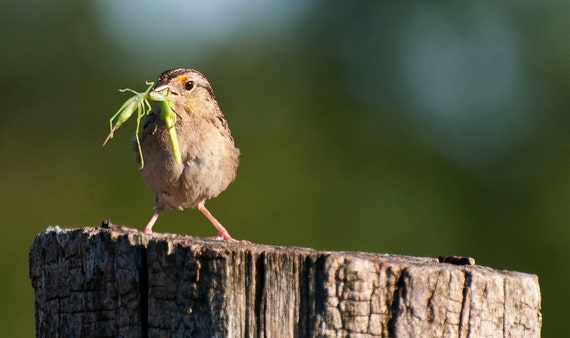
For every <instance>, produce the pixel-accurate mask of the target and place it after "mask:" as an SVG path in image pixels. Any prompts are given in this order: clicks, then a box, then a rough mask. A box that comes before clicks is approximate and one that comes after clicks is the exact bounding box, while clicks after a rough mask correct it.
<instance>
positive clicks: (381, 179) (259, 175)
mask: <svg viewBox="0 0 570 338" xmlns="http://www.w3.org/2000/svg"><path fill="white" fill-rule="evenodd" d="M0 8H1V14H0V15H1V18H2V20H0V25H1V27H2V39H3V41H4V42H3V52H2V53H0V58H1V61H2V62H1V65H2V68H3V69H2V73H1V75H0V76H1V81H0V86H1V92H2V98H3V99H2V103H3V119H2V123H1V125H0V133H1V134H0V136H1V140H2V141H1V142H0V160H1V166H0V182H1V188H2V194H1V195H0V196H1V197H0V198H1V200H0V204H1V205H2V223H3V225H2V231H3V233H2V236H1V239H0V241H1V243H0V269H1V271H2V277H1V279H0V302H1V304H2V306H0V327H2V331H3V332H2V335H3V336H7V337H8V336H12V337H15V336H20V337H23V336H28V337H29V336H33V334H34V312H33V311H34V303H33V302H34V295H33V290H32V287H31V285H30V281H29V279H28V250H29V247H30V245H31V243H32V241H33V238H34V236H35V235H36V234H37V233H39V232H41V231H44V230H45V229H46V227H47V226H49V225H56V224H58V225H61V226H62V227H82V226H99V225H100V223H101V221H102V220H103V219H104V218H107V217H109V218H111V219H112V220H113V221H114V222H116V223H119V224H125V225H129V226H133V227H138V228H141V229H142V227H143V226H144V225H145V224H146V222H147V221H148V219H149V217H150V216H151V213H152V204H153V196H152V194H151V192H150V190H148V189H147V188H146V186H145V185H144V184H143V182H142V180H141V179H140V177H139V175H138V172H137V167H136V165H135V162H134V159H133V155H132V153H131V149H130V144H129V142H130V138H131V137H132V136H133V133H134V128H135V124H134V120H133V121H128V122H127V123H126V124H125V125H124V126H123V127H122V128H121V129H120V130H119V132H118V133H117V134H116V136H115V138H114V139H113V140H112V141H111V142H110V143H109V144H108V145H107V146H106V147H105V148H102V147H101V142H102V141H103V139H104V138H105V136H106V135H107V132H108V119H109V117H110V116H111V115H112V114H113V113H114V112H115V111H116V109H117V108H118V107H119V106H120V105H121V104H122V102H123V101H124V100H125V99H126V98H127V97H128V95H126V94H122V93H119V92H118V91H117V89H119V88H124V87H130V88H133V89H137V90H142V89H144V88H146V86H145V84H144V82H145V81H147V80H149V81H150V80H155V79H156V78H157V76H158V75H159V74H160V73H161V72H162V71H163V70H166V69H168V68H175V67H191V68H196V69H198V70H200V71H201V72H203V73H204V74H205V75H206V76H207V77H208V79H209V80H210V82H211V83H212V86H213V88H214V90H215V93H216V95H217V98H218V101H219V103H220V106H221V108H222V110H223V111H224V113H225V115H226V117H227V119H228V121H229V124H230V127H231V128H232V131H233V134H234V137H235V140H236V142H237V145H238V147H239V148H240V149H241V151H242V156H241V166H240V168H239V171H238V178H237V181H236V182H234V183H233V184H232V185H231V186H230V188H229V189H228V190H227V191H226V192H224V193H222V194H221V196H220V197H218V198H217V199H214V200H211V201H210V202H209V203H208V206H209V208H210V210H211V211H212V212H213V213H214V214H215V215H216V216H217V217H218V218H219V219H220V220H221V221H222V223H224V225H226V227H227V229H228V230H229V231H230V233H231V234H232V235H233V236H234V237H236V238H243V239H248V240H250V241H252V242H256V243H266V244H276V245H293V246H307V247H312V248H316V249H324V250H360V251H374V252H386V253H397V254H404V255H417V256H430V257H435V256H438V255H467V256H472V257H474V258H476V260H477V262H478V263H479V264H482V265H487V266H491V267H494V268H498V269H508V270H517V271H524V272H529V273H533V274H537V275H538V276H539V279H540V284H541V289H542V293H543V303H542V305H543V316H544V321H543V335H544V336H545V337H559V336H562V335H563V334H565V333H567V331H566V330H567V324H566V321H567V316H568V315H567V309H566V307H567V304H568V302H570V295H569V289H568V288H567V287H565V286H564V285H565V282H566V281H567V280H568V279H569V278H570V272H569V271H570V270H569V269H568V261H569V258H570V257H569V256H570V246H569V243H570V227H569V226H568V225H569V222H570V212H569V211H568V210H569V208H568V201H569V200H570V170H569V169H570V133H569V126H570V123H569V122H570V121H569V116H570V114H569V109H568V107H570V104H569V103H570V95H569V93H570V43H569V40H568V32H569V31H570V20H568V13H569V9H570V3H569V2H568V1H550V2H542V3H538V2H510V1H507V2H501V3H496V2H492V1H483V2H471V3H470V2H460V3H456V2H454V3H449V2H444V3H429V2H425V1H421V2H415V1H411V2H405V3H404V2H401V3H380V2H371V1H370V2H369V1H350V2H348V1H347V2H345V3H341V4H339V3H336V4H333V3H330V2H327V1H300V0H295V1H283V2H281V3H277V2H273V3H268V2H264V1H261V0H257V1H250V2H244V3H239V2H237V1H232V2H226V3H224V4H222V3H215V2H209V1H204V0H203V1H197V2H190V1H165V2H161V3H160V4H158V2H154V1H148V0H147V1H134V0H131V1H114V2H111V1H108V2H103V1H97V2H95V1H93V2H79V1H25V2H16V1H10V2H3V3H2V4H0ZM155 229H156V230H157V231H159V232H177V233H184V234H191V235H195V236H211V235H214V234H215V231H214V229H213V227H212V226H211V225H210V224H209V223H208V221H207V220H206V219H205V218H204V217H203V216H202V215H200V214H199V213H198V212H197V211H193V210H187V211H185V212H173V211H166V212H164V213H163V215H162V216H161V218H160V219H159V221H158V223H157V224H156V226H155Z"/></svg>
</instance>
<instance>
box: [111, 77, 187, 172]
mask: <svg viewBox="0 0 570 338" xmlns="http://www.w3.org/2000/svg"><path fill="white" fill-rule="evenodd" d="M146 84H147V85H149V87H148V88H147V89H146V91H144V92H137V91H134V90H132V89H129V88H125V89H119V91H120V92H127V91H128V92H131V93H133V94H135V95H134V96H132V97H131V98H129V99H128V100H127V101H125V103H123V105H122V106H121V108H119V110H118V111H117V112H116V113H115V115H113V116H112V117H111V119H110V120H109V128H110V130H111V131H110V133H109V135H108V136H107V138H106V139H105V141H104V142H103V146H105V144H107V142H108V141H109V140H110V139H112V138H113V133H114V132H115V131H116V130H117V129H119V127H120V126H121V125H122V124H123V123H125V121H127V120H128V119H129V118H130V117H131V116H132V115H133V113H134V112H135V110H136V111H137V127H136V130H135V138H136V140H137V147H138V151H139V155H140V159H141V167H140V169H142V168H143V167H144V159H143V154H142V149H141V144H140V140H139V129H140V122H141V119H142V117H143V116H145V115H148V114H149V113H150V111H151V110H152V107H151V105H150V103H149V102H148V101H149V100H151V101H155V102H160V118H161V119H162V120H163V121H164V123H165V124H166V127H167V128H168V136H169V138H170V145H171V147H172V154H173V156H174V160H175V161H176V163H179V164H180V163H182V158H181V156H180V147H179V146H178V137H177V135H176V128H175V124H176V113H175V112H174V109H172V105H173V102H172V100H170V99H169V98H168V97H166V96H164V95H162V94H160V93H158V92H154V91H151V89H152V87H153V86H154V82H146Z"/></svg>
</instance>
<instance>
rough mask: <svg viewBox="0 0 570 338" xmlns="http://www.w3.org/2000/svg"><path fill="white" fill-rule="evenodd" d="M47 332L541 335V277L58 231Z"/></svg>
mask: <svg viewBox="0 0 570 338" xmlns="http://www.w3.org/2000/svg"><path fill="white" fill-rule="evenodd" d="M30 277H31V279H32V285H33V287H34V289H35V294H36V332H37V336H38V337H94V336H97V337H482V336H484V337H539V336H540V327H541V313H540V289H539V285H538V279H537V277H536V276H534V275H529V274H524V273H519V272H510V271H498V270H493V269H490V268H486V267H482V266H477V265H453V264H447V263H439V262H438V260H437V259H432V258H415V257H404V256H394V255H386V254H373V253H362V252H322V251H315V250H311V249H303V248H293V247H275V246H267V245H258V244H251V245H244V244H236V243H225V242H218V241H209V240H203V239H198V238H192V237H187V236H178V235H172V234H153V235H145V234H141V233H121V232H116V231H112V230H109V229H97V228H84V229H60V228H51V229H48V231H46V232H43V233H41V234H39V235H38V236H37V237H36V238H35V240H34V243H33V244H32V248H31V251H30Z"/></svg>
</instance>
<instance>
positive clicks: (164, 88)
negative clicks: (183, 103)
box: [152, 85, 178, 95]
mask: <svg viewBox="0 0 570 338" xmlns="http://www.w3.org/2000/svg"><path fill="white" fill-rule="evenodd" d="M165 90H166V91H167V92H168V93H170V94H172V95H178V92H177V91H175V90H174V89H172V87H170V86H169V85H162V86H158V87H156V88H154V89H153V90H152V91H153V92H156V93H161V92H163V91H165ZM161 94H162V93H161ZM163 95H164V94H163Z"/></svg>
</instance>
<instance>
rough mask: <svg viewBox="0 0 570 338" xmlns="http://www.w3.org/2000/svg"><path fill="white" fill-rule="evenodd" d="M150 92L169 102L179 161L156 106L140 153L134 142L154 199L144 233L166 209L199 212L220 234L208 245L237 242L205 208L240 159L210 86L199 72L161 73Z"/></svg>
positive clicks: (230, 178) (231, 178)
mask: <svg viewBox="0 0 570 338" xmlns="http://www.w3.org/2000/svg"><path fill="white" fill-rule="evenodd" d="M151 91H154V92H157V93H167V95H168V96H169V98H170V99H171V102H172V105H171V109H172V110H173V111H174V113H175V114H176V117H175V121H176V122H175V125H174V127H175V131H176V134H177V137H178V144H179V149H180V155H181V157H180V158H181V161H180V163H178V162H177V161H176V160H175V158H174V156H173V150H172V147H171V143H170V141H169V134H168V128H167V126H166V124H165V122H164V121H163V120H162V119H161V115H160V109H161V106H160V105H158V104H157V105H155V106H154V107H153V108H152V110H151V111H150V113H149V114H148V116H147V117H146V119H145V121H144V124H143V128H142V129H141V130H140V132H139V134H138V138H139V142H140V153H139V148H138V145H137V142H136V140H135V139H133V142H132V145H133V152H134V154H135V158H136V161H137V163H138V164H139V167H140V169H139V170H140V174H141V177H142V179H143V181H144V183H145V184H146V185H147V186H148V187H149V188H150V190H152V191H153V192H154V194H155V197H154V213H153V215H152V217H151V219H150V220H149V222H148V224H147V225H146V227H145V228H144V231H143V232H144V233H147V234H150V233H152V228H153V226H154V224H155V222H156V220H157V219H158V217H159V215H160V213H161V212H162V211H163V210H164V209H165V207H166V208H169V209H173V210H184V209H188V208H197V209H198V210H199V211H200V212H202V214H204V215H205V216H206V217H207V218H208V220H209V221H210V222H211V223H212V224H213V225H214V227H215V228H216V230H217V231H218V234H217V235H216V236H214V237H211V239H216V240H224V241H232V242H233V241H236V240H235V239H234V238H232V237H231V236H230V234H229V232H228V231H227V230H226V229H225V228H224V226H223V225H222V224H221V223H220V222H219V221H218V220H217V219H216V218H215V217H214V216H213V215H212V214H211V213H210V211H208V209H206V206H205V203H206V201H207V200H209V199H212V198H215V197H217V196H218V195H219V194H220V193H221V192H222V191H224V190H226V188H227V187H228V185H229V184H230V183H231V182H233V181H234V180H235V178H236V174H237V168H238V165H239V155H240V150H239V149H238V148H236V146H235V144H234V139H233V137H232V134H231V132H230V128H229V126H228V122H227V121H226V119H225V117H224V114H223V113H222V111H221V110H220V107H219V105H218V102H217V101H216V98H215V96H214V91H213V90H212V86H211V85H210V83H209V82H208V80H207V79H206V77H205V76H204V75H202V73H200V72H199V71H197V70H194V69H188V68H176V69H170V70H167V71H165V72H163V73H162V74H161V75H160V76H159V78H158V80H157V82H156V84H155V85H154V87H153V88H152V89H151ZM141 155H142V157H143V159H144V162H142V160H143V159H141ZM142 163H144V165H141V164H142Z"/></svg>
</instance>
